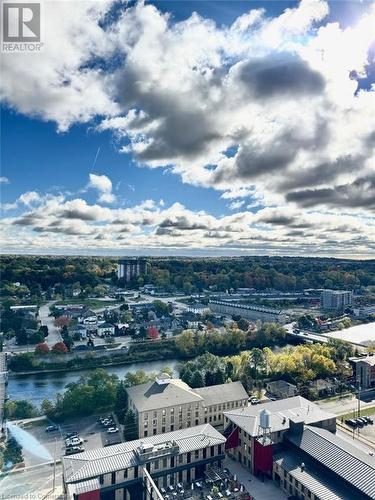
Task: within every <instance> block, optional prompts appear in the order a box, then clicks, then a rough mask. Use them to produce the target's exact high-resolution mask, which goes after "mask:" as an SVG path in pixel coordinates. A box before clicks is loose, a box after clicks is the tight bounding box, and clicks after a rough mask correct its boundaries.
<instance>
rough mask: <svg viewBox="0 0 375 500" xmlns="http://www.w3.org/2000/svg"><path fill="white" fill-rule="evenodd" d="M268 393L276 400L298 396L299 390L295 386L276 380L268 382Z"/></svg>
mask: <svg viewBox="0 0 375 500" xmlns="http://www.w3.org/2000/svg"><path fill="white" fill-rule="evenodd" d="M267 391H268V392H269V393H270V394H272V395H273V396H275V397H276V398H280V399H285V398H291V397H293V396H297V394H298V389H297V386H295V385H294V384H290V383H289V382H286V381H285V380H274V381H273V382H268V384H267Z"/></svg>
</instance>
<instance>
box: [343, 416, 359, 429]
mask: <svg viewBox="0 0 375 500" xmlns="http://www.w3.org/2000/svg"><path fill="white" fill-rule="evenodd" d="M345 423H346V425H349V427H354V428H356V427H358V426H357V423H356V421H355V420H353V419H352V418H349V419H347V420H345Z"/></svg>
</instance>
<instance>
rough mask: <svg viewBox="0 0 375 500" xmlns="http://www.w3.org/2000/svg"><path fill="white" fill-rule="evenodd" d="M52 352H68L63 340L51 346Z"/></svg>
mask: <svg viewBox="0 0 375 500" xmlns="http://www.w3.org/2000/svg"><path fill="white" fill-rule="evenodd" d="M52 352H53V353H55V354H66V353H67V352H68V348H67V347H66V345H65V344H64V342H57V343H56V344H55V345H54V346H53V347H52Z"/></svg>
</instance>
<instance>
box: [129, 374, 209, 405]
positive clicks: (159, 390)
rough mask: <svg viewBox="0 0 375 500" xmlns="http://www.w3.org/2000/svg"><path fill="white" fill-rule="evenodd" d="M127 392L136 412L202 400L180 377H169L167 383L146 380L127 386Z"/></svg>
mask: <svg viewBox="0 0 375 500" xmlns="http://www.w3.org/2000/svg"><path fill="white" fill-rule="evenodd" d="M127 392H128V394H129V396H130V398H131V400H132V401H133V403H134V405H135V407H136V408H137V410H138V412H141V411H152V410H157V409H160V408H167V407H168V406H176V405H181V404H186V403H194V402H196V401H201V400H202V397H201V396H199V395H198V394H196V393H195V392H194V391H193V389H191V388H190V387H189V386H188V385H187V384H185V382H183V381H182V380H180V379H169V380H168V382H167V383H158V382H157V381H155V382H146V383H145V384H140V385H135V386H134V387H129V388H128V389H127Z"/></svg>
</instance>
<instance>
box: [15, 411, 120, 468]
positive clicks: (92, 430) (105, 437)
mask: <svg viewBox="0 0 375 500" xmlns="http://www.w3.org/2000/svg"><path fill="white" fill-rule="evenodd" d="M97 419H98V416H90V417H81V418H79V419H74V420H66V421H65V422H63V423H62V424H56V426H57V429H56V430H53V431H51V432H46V428H47V426H49V425H54V424H55V422H50V421H48V420H46V419H43V420H37V421H34V422H27V421H25V422H24V423H23V425H22V428H23V429H24V430H26V431H27V432H29V433H30V434H31V435H32V436H34V437H35V438H36V439H37V440H38V441H39V442H40V443H41V444H42V445H44V446H45V447H46V448H47V450H48V451H49V453H50V454H51V457H56V460H59V459H60V457H61V456H63V455H65V438H66V435H67V434H69V433H76V434H78V436H79V437H80V438H81V439H82V440H83V443H82V445H81V446H82V448H83V449H84V450H85V451H88V450H94V449H96V448H101V447H103V446H108V445H110V444H115V443H119V442H121V438H122V432H121V429H120V431H119V432H117V433H114V434H108V433H107V429H106V428H105V427H103V426H102V425H100V423H99V422H98V420H97ZM115 425H116V426H117V427H119V428H120V426H119V425H118V423H117V421H115ZM31 451H32V450H27V449H26V448H24V450H23V453H24V457H25V465H26V467H28V466H31V465H36V464H38V463H40V459H39V458H38V457H35V456H34V455H33V454H32V453H31Z"/></svg>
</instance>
